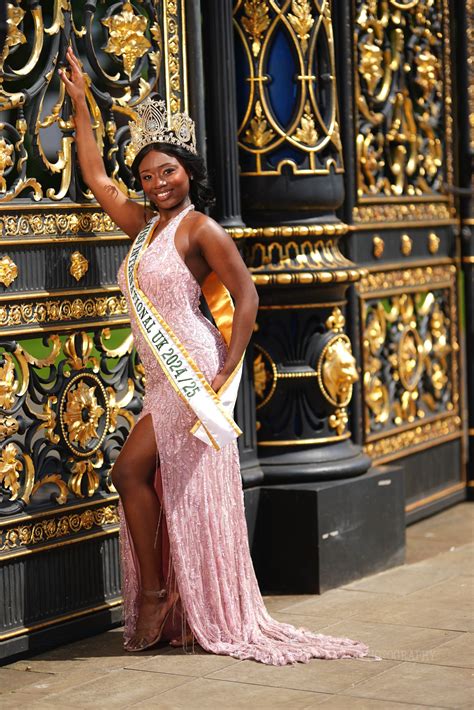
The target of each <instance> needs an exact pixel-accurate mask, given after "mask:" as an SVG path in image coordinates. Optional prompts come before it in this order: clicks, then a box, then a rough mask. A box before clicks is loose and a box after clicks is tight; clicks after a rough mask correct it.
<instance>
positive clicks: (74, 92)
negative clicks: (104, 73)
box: [59, 47, 86, 104]
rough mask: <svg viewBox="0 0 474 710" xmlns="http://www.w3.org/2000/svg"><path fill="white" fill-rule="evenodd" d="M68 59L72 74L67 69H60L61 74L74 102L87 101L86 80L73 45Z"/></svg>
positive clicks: (67, 55) (67, 54) (68, 52)
mask: <svg viewBox="0 0 474 710" xmlns="http://www.w3.org/2000/svg"><path fill="white" fill-rule="evenodd" d="M66 59H67V60H68V62H69V68H70V74H69V76H68V75H67V73H66V70H65V69H60V70H59V76H60V77H61V79H62V82H63V84H64V86H65V88H66V91H67V93H68V94H69V96H70V97H71V99H72V101H73V103H74V104H76V103H79V102H81V101H85V98H86V82H85V80H84V76H83V73H82V69H81V65H80V64H79V61H78V59H77V57H76V56H75V54H74V52H73V51H72V48H71V47H68V50H67V52H66Z"/></svg>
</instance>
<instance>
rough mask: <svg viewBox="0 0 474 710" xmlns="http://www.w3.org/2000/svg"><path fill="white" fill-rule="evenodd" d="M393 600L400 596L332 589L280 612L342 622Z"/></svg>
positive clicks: (292, 604)
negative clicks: (376, 605)
mask: <svg viewBox="0 0 474 710" xmlns="http://www.w3.org/2000/svg"><path fill="white" fill-rule="evenodd" d="M391 599H392V600H393V601H396V600H397V599H398V596H397V595H395V594H392V595H391V594H380V593H376V592H366V591H363V590H361V591H355V590H352V589H332V590H331V591H329V592H326V593H325V594H322V595H321V596H319V595H317V594H315V595H314V596H312V597H311V598H310V599H305V600H304V601H301V602H294V603H291V604H289V605H288V606H286V607H284V608H283V609H280V612H281V613H286V612H288V613H290V614H303V615H305V616H315V617H321V618H325V617H326V618H333V619H334V618H335V619H337V620H341V619H345V618H349V617H351V616H355V615H356V614H358V613H362V612H364V611H365V610H366V609H370V608H371V607H372V606H373V605H375V604H379V603H381V604H383V605H387V604H388V603H390V600H391Z"/></svg>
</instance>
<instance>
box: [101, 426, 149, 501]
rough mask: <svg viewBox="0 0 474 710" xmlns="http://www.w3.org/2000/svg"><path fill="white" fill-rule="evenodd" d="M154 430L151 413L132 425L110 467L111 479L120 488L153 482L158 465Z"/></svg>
mask: <svg viewBox="0 0 474 710" xmlns="http://www.w3.org/2000/svg"><path fill="white" fill-rule="evenodd" d="M158 458H159V457H158V451H157V447H156V439H155V431H154V429H153V420H152V417H151V414H147V415H146V416H144V417H142V419H140V421H138V422H137V423H136V424H135V426H134V427H133V429H132V431H131V432H130V434H129V435H128V438H127V440H126V442H125V444H124V445H123V447H122V450H121V451H120V454H119V455H118V458H117V460H116V461H115V463H114V465H113V469H112V480H113V482H114V485H115V487H116V488H117V490H118V491H119V493H120V490H121V489H123V488H125V487H128V486H133V485H136V484H137V483H147V484H153V481H154V477H155V471H156V468H157V465H158Z"/></svg>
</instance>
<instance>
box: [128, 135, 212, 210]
mask: <svg viewBox="0 0 474 710" xmlns="http://www.w3.org/2000/svg"><path fill="white" fill-rule="evenodd" d="M152 150H156V151H158V152H160V153H166V154H167V155H172V156H173V157H175V158H176V159H177V160H179V162H180V163H181V165H182V166H183V167H184V169H185V170H186V171H187V173H188V174H189V175H190V177H192V178H193V179H192V180H191V182H190V189H189V197H190V198H191V202H192V203H193V205H194V206H195V207H196V209H198V210H203V209H205V208H206V207H211V206H212V205H213V204H214V202H215V198H214V192H213V190H212V188H211V186H210V185H209V182H208V177H207V171H206V166H205V165H204V160H203V159H202V158H201V156H200V155H194V154H193V153H191V152H190V151H189V150H186V149H185V148H181V146H178V145H173V144H172V143H150V144H149V145H146V146H145V147H144V148H142V149H141V151H140V152H139V153H137V155H136V156H135V160H134V161H133V163H132V166H131V170H132V175H133V177H134V178H135V180H136V182H137V183H138V185H140V187H141V181H140V173H139V170H138V168H139V166H140V163H141V162H142V160H143V158H144V157H145V155H147V154H148V153H151V151H152ZM152 206H154V205H152Z"/></svg>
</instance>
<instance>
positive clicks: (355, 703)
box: [305, 695, 443, 710]
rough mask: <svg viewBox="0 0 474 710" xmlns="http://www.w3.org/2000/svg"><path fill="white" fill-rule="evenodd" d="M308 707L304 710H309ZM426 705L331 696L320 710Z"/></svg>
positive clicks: (400, 709)
mask: <svg viewBox="0 0 474 710" xmlns="http://www.w3.org/2000/svg"><path fill="white" fill-rule="evenodd" d="M311 707H312V706H311V705H308V707H307V708H305V710H311ZM426 707H427V706H426V705H412V704H411V703H398V702H397V703H392V702H390V701H389V700H372V699H370V698H354V697H353V696H351V698H350V700H348V698H347V695H346V696H343V695H331V696H330V697H329V698H328V699H327V700H325V701H324V703H323V706H322V708H321V710H426ZM429 707H430V710H443V708H442V706H438V705H430V706H429Z"/></svg>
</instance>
